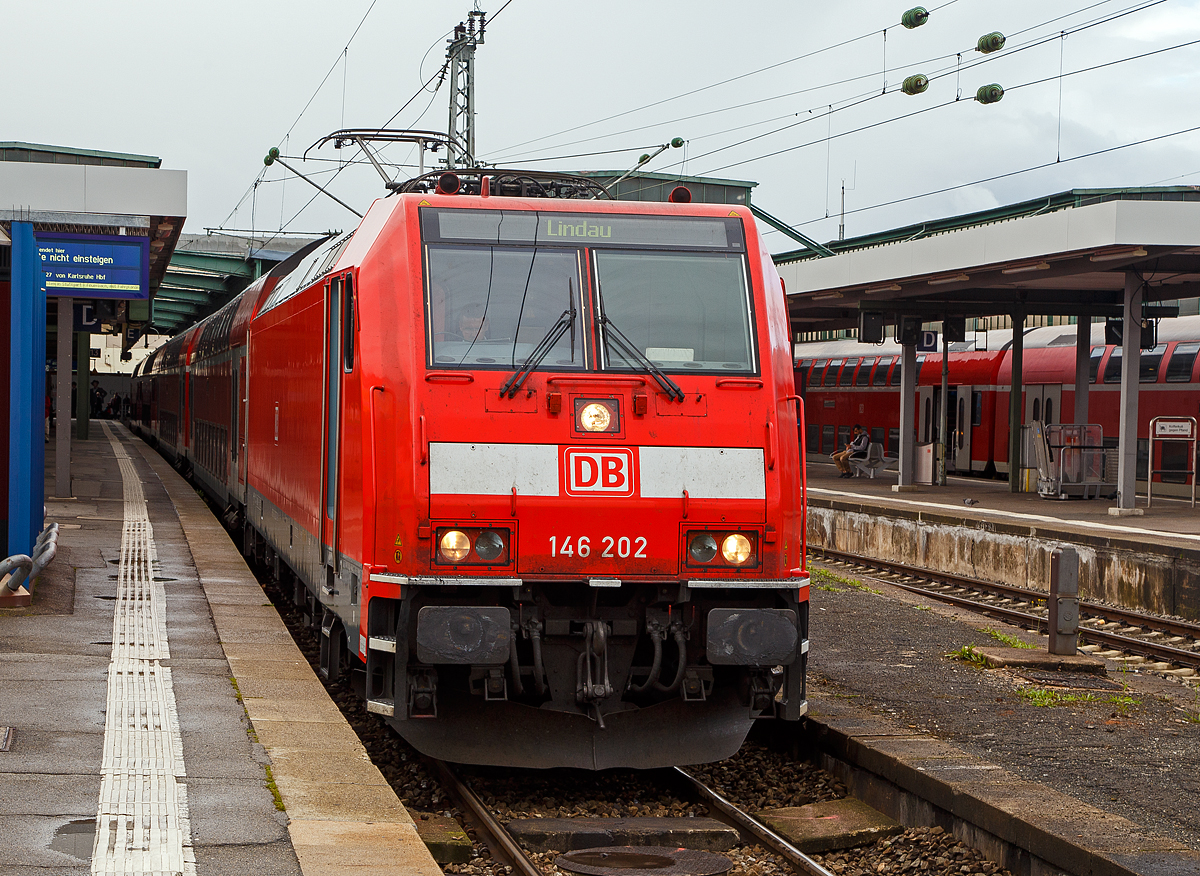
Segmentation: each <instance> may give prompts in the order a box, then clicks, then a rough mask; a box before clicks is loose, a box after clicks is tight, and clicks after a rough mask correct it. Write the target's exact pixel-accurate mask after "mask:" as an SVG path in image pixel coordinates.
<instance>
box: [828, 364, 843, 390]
mask: <svg viewBox="0 0 1200 876" xmlns="http://www.w3.org/2000/svg"><path fill="white" fill-rule="evenodd" d="M841 369H842V360H841V359H830V360H829V367H828V368H826V369H825V385H826V386H837V379H838V372H839V371H841Z"/></svg>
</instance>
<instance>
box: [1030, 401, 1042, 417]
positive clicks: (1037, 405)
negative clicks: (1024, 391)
mask: <svg viewBox="0 0 1200 876" xmlns="http://www.w3.org/2000/svg"><path fill="white" fill-rule="evenodd" d="M1041 418H1042V400H1041V399H1040V398H1035V399H1034V400H1033V417H1032V419H1033V420H1040V419H1041Z"/></svg>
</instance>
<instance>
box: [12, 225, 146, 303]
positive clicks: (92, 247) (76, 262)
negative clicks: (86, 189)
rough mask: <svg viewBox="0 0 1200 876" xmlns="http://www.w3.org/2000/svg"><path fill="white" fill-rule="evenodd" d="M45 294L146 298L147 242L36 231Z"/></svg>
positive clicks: (94, 235)
mask: <svg viewBox="0 0 1200 876" xmlns="http://www.w3.org/2000/svg"><path fill="white" fill-rule="evenodd" d="M35 239H36V242H37V251H38V259H39V262H40V267H41V270H42V279H43V284H44V286H45V288H46V295H47V296H48V297H51V298H53V297H56V296H57V297H71V298H117V299H125V300H142V299H147V298H149V297H150V243H149V239H148V238H145V237H125V236H119V235H107V234H51V233H42V234H36V235H35Z"/></svg>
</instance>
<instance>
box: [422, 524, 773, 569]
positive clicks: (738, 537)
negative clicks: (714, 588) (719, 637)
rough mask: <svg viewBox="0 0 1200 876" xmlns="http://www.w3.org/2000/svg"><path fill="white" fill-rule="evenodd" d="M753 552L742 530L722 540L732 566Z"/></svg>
mask: <svg viewBox="0 0 1200 876" xmlns="http://www.w3.org/2000/svg"><path fill="white" fill-rule="evenodd" d="M443 541H444V539H443ZM751 553H752V551H751V547H750V539H748V538H746V536H744V535H742V534H741V533H740V532H734V533H731V534H729V535H727V536H725V540H724V541H723V542H721V556H723V557H724V558H725V562H727V563H729V564H730V565H731V566H740V565H742V563H744V562H746V560H748V559H750V554H751Z"/></svg>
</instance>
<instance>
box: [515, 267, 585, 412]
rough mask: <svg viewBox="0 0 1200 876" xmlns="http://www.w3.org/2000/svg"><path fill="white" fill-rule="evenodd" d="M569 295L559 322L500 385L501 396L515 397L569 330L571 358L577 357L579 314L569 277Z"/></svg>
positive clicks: (551, 327)
mask: <svg viewBox="0 0 1200 876" xmlns="http://www.w3.org/2000/svg"><path fill="white" fill-rule="evenodd" d="M567 295H568V296H569V298H570V302H571V306H570V307H568V308H567V309H566V310H564V311H563V312H562V315H561V316H560V317H559V318H558V322H556V323H555V324H554V325H552V326H550V331H548V332H546V335H545V337H543V338H542V339H541V340H540V341H538V344H537V346H536V347H534V348H533V351H532V352H531V353H530V354H529V356H528V358H526V360H525V364H524V365H522V366H521V367H520V368H519V369H518V370H517V371H516V372H515V373H514V374H513V375H512V377H510V378H508V380H506V381H505V382H504V385H503V386H502V387H500V397H501V398H504V396H506V395H507V396H508V397H509V398H513V397H514V396H515V395H516V394H517V392H518V390H520V389H521V385H522V384H523V383H524V382H525V380H526V379H527V378H528V377H529V375H530V373H531V372H532V371H533V369H535V368H537V367H538V366H539V365H541V364H542V360H543V359H545V358H546V357H547V356H549V355H550V351H551V350H553V349H554V345H555V344H557V343H558V339H559V338H561V337H562V336H563V335H565V334H566V333H567V331H568V330H570V332H571V358H572V360H573V359H574V358H575V317H576V316H577V315H578V311H577V310H576V309H575V291H574V286H573V284H572V281H571V280H569V279H568V280H567Z"/></svg>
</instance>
